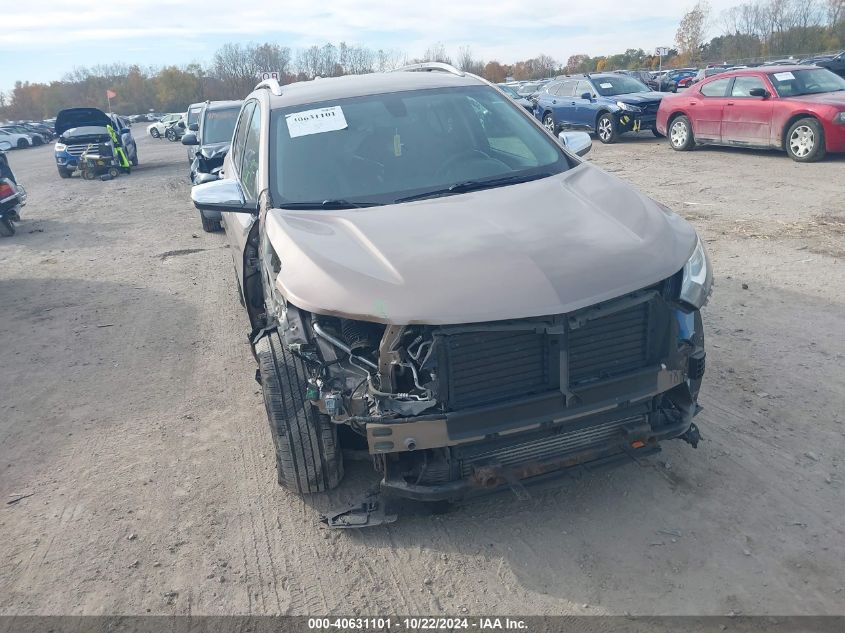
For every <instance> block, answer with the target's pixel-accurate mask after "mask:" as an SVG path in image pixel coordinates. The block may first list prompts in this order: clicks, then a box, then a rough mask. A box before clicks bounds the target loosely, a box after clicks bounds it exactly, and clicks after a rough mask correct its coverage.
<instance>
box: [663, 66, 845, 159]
mask: <svg viewBox="0 0 845 633" xmlns="http://www.w3.org/2000/svg"><path fill="white" fill-rule="evenodd" d="M656 127H657V131H658V132H659V133H660V134H663V135H665V136H668V137H669V142H670V144H671V145H672V148H673V149H676V150H679V151H683V150H689V149H692V148H694V147H695V146H696V145H697V144H713V145H733V146H736V147H754V148H764V149H778V150H782V151H786V153H787V154H789V156H790V158H792V159H793V160H796V161H800V162H811V161H816V160H821V159H822V158H824V155H825V153H826V152H845V79H843V78H842V77H839V76H837V75H835V74H833V73H832V72H830V71H829V70H827V69H825V68H818V67H816V66H767V67H760V68H744V69H742V70H734V71H729V72H726V73H722V74H719V75H715V76H713V77H710V78H708V79H705V80H703V81H701V82H700V83H697V84H695V85H693V86H691V87H690V88H687V89H686V90H685V91H684V92H683V93H680V94H677V95H666V96H665V97H663V100H662V101H661V102H660V109H659V110H658V111H657V123H656Z"/></svg>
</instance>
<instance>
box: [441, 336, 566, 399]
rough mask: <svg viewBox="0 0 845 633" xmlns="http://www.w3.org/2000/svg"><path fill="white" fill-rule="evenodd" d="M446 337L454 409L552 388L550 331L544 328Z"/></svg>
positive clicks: (449, 395) (450, 395)
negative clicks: (537, 331) (537, 330)
mask: <svg viewBox="0 0 845 633" xmlns="http://www.w3.org/2000/svg"><path fill="white" fill-rule="evenodd" d="M444 338H445V346H446V359H447V368H448V369H447V372H448V402H449V408H451V409H461V408H466V407H473V406H479V405H484V404H490V403H493V402H497V401H500V400H507V399H510V398H514V397H520V396H527V395H531V394H534V393H542V392H544V391H548V390H549V389H551V388H552V382H551V362H552V359H551V358H550V353H549V340H548V338H549V337H547V336H546V335H544V334H537V333H535V332H507V331H505V332H502V331H498V332H484V331H482V332H469V333H463V334H452V335H450V336H446V337H444ZM555 362H556V359H555Z"/></svg>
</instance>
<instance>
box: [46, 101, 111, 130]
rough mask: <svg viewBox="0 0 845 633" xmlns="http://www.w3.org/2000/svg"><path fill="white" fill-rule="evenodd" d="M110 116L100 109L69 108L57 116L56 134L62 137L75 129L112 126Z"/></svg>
mask: <svg viewBox="0 0 845 633" xmlns="http://www.w3.org/2000/svg"><path fill="white" fill-rule="evenodd" d="M111 124H112V121H111V119H110V118H109V117H108V115H107V114H106V113H105V112H103V111H102V110H100V109H98V108H68V109H67V110H62V111H61V112H59V114H57V115H56V134H59V135H62V134H64V132H65V131H67V130H69V129H71V128H73V127H84V126H90V125H93V126H99V127H105V126H107V125H111Z"/></svg>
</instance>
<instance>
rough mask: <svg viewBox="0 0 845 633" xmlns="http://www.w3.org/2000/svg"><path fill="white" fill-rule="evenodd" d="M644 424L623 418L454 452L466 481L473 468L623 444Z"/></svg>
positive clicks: (641, 418)
mask: <svg viewBox="0 0 845 633" xmlns="http://www.w3.org/2000/svg"><path fill="white" fill-rule="evenodd" d="M644 424H646V416H645V415H635V416H629V417H623V418H620V419H617V420H610V421H603V422H600V423H597V424H591V425H588V426H582V427H581V428H577V429H568V428H560V429H558V431H557V432H556V433H554V434H549V433H542V434H532V435H531V436H529V438H528V439H522V440H514V441H512V442H507V441H501V440H500V441H499V442H497V443H496V445H490V444H489V443H483V444H481V445H473V446H471V447H466V448H461V449H458V450H456V451H455V453H456V457H457V460H458V463H459V464H460V472H461V477H468V476H469V475H471V474H472V471H473V469H474V468H475V467H476V466H484V465H488V464H496V465H501V466H505V467H508V466H518V465H520V464H526V463H530V462H536V461H542V460H547V459H553V458H556V457H560V456H562V455H566V454H567V453H572V452H575V451H579V450H583V449H586V448H589V447H591V446H599V445H606V444H607V443H608V442H612V441H613V440H614V439H618V440H619V443H620V444H622V443H623V440H624V438H625V437H626V433H625V429H626V428H634V427H639V426H642V425H644Z"/></svg>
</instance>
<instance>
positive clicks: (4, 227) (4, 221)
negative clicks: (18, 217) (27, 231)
mask: <svg viewBox="0 0 845 633" xmlns="http://www.w3.org/2000/svg"><path fill="white" fill-rule="evenodd" d="M14 234H15V225H14V224H13V223H12V218H10V217H9V216H8V215H4V216H3V217H2V218H0V236H2V237H12V236H13V235H14Z"/></svg>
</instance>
